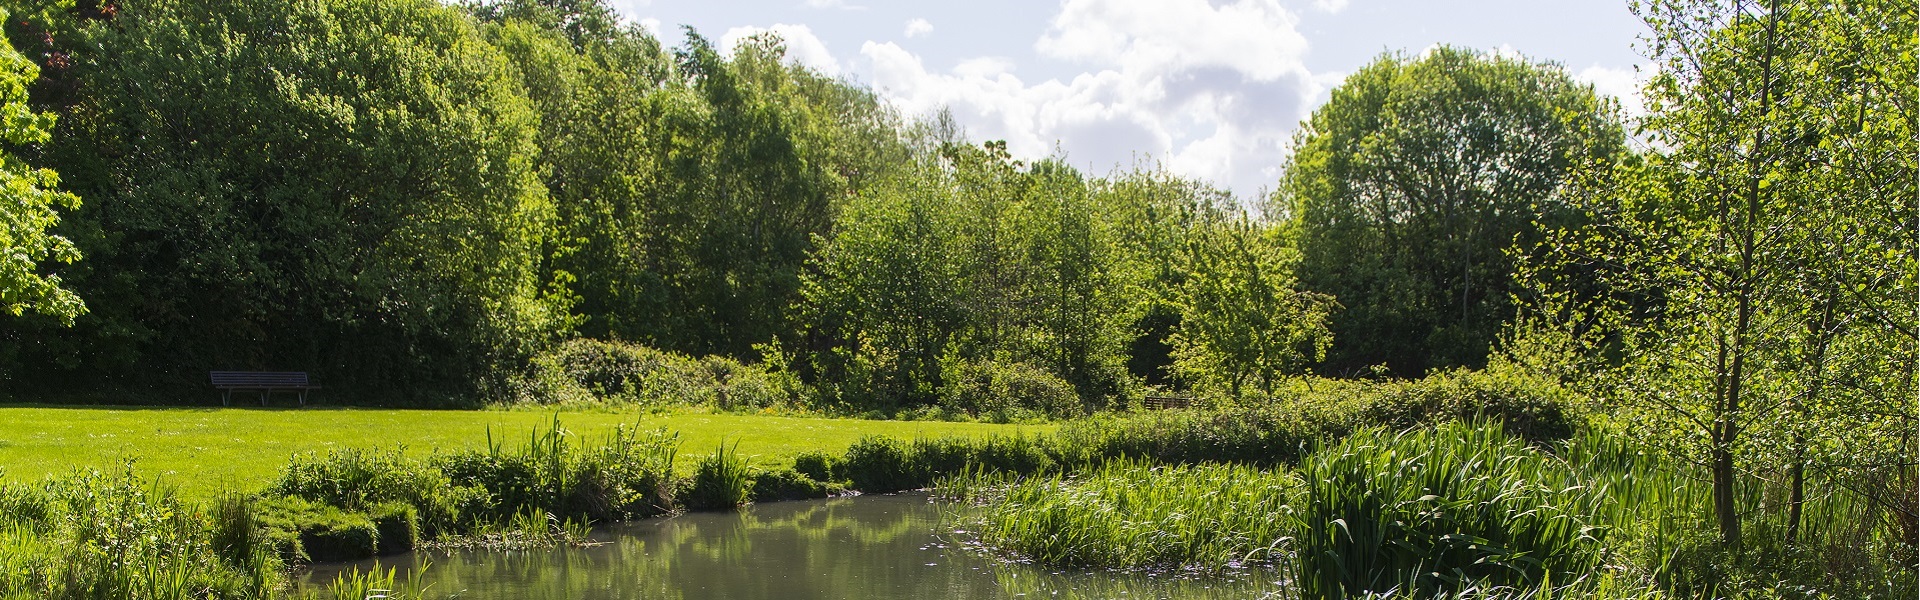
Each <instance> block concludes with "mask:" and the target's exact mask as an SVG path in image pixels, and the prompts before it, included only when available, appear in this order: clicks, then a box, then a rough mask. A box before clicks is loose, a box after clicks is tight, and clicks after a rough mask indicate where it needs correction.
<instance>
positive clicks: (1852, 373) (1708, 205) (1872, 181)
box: [1523, 2, 1920, 556]
mask: <svg viewBox="0 0 1920 600" xmlns="http://www.w3.org/2000/svg"><path fill="white" fill-rule="evenodd" d="M1641 13H1642V16H1643V17H1644V18H1645V19H1646V20H1647V21H1648V24H1649V25H1650V26H1651V28H1652V32H1653V33H1652V34H1651V36H1650V37H1649V40H1650V50H1651V53H1652V57H1653V58H1655V59H1656V61H1657V62H1658V64H1659V65H1660V71H1659V73H1658V74H1657V75H1656V76H1655V77H1654V78H1653V79H1652V80H1651V81H1650V82H1649V84H1648V85H1647V87H1646V88H1645V90H1644V95H1645V96H1646V97H1647V98H1648V100H1649V103H1648V106H1649V110H1650V114H1649V115H1648V116H1647V118H1646V119H1645V120H1644V122H1643V123H1642V129H1643V132H1644V135H1646V136H1647V137H1649V138H1650V139H1651V140H1652V141H1654V142H1656V143H1657V146H1656V147H1655V148H1653V149H1651V150H1650V151H1648V152H1646V153H1644V154H1643V155H1642V156H1641V157H1640V158H1639V159H1638V160H1633V161H1624V162H1622V163H1620V164H1618V165H1613V166H1611V167H1598V168H1595V169H1593V170H1592V171H1591V172H1587V173H1584V174H1583V175H1582V178H1581V179H1580V182H1579V183H1580V187H1579V188H1578V189H1577V190H1575V191H1576V192H1577V193H1576V194H1575V195H1574V196H1573V198H1574V199H1575V200H1576V201H1577V203H1576V205H1575V206H1576V207H1577V208H1578V209H1579V210H1580V211H1582V213H1583V215H1582V218H1583V219H1584V220H1587V221H1589V222H1591V223H1593V224H1594V226H1593V227H1590V228H1588V229H1586V230H1584V231H1580V232H1567V233H1565V234H1564V235H1558V236H1553V237H1550V238H1549V239H1547V240H1545V241H1544V242H1543V243H1542V245H1541V252H1540V254H1541V256H1540V260H1539V261H1538V264H1537V265H1536V266H1535V267H1533V268H1531V269H1529V271H1528V273H1527V275H1528V277H1527V279H1528V282H1529V285H1530V288H1531V289H1530V294H1531V295H1532V297H1533V298H1534V304H1535V306H1534V308H1535V309H1536V314H1537V318H1538V321H1539V323H1538V325H1537V327H1530V328H1529V329H1528V330H1526V331H1525V335H1524V336H1523V337H1532V338H1535V341H1534V342H1533V343H1535V344H1536V345H1541V346H1543V347H1548V348H1551V349H1553V350H1554V351H1556V352H1558V353H1559V355H1561V356H1562V357H1564V359H1565V360H1566V361H1567V362H1571V363H1573V365H1574V366H1573V367H1572V368H1570V369H1566V371H1567V374H1568V375H1569V376H1571V378H1574V379H1577V380H1578V381H1580V382H1581V384H1582V385H1584V386H1586V387H1588V388H1590V389H1591V390H1592V391H1593V394H1594V395H1595V396H1598V397H1602V398H1605V399H1607V400H1608V401H1610V402H1611V403H1613V404H1615V405H1617V406H1619V408H1620V411H1619V412H1620V414H1621V416H1622V417H1623V418H1625V419H1627V420H1628V421H1629V422H1631V423H1633V427H1632V429H1631V430H1630V431H1631V434H1632V435H1636V436H1641V437H1645V438H1646V439H1648V440H1650V441H1652V442H1654V443H1657V444H1658V445H1659V446H1660V447H1661V448H1662V449H1663V451H1665V452H1668V453H1670V454H1672V455H1673V456H1675V457H1677V458H1678V459H1680V460H1686V461H1697V462H1701V463H1705V464H1708V465H1710V466H1711V468H1710V471H1709V475H1710V477H1711V479H1712V481H1713V482H1714V488H1713V494H1714V499H1713V502H1712V509H1711V512H1712V516H1713V524H1714V527H1715V528H1716V529H1717V530H1718V532H1719V534H1720V543H1721V544H1723V545H1725V546H1726V547H1725V548H1723V549H1721V551H1722V552H1724V553H1725V555H1726V556H1741V555H1743V554H1744V551H1743V550H1742V549H1741V546H1742V545H1744V544H1746V543H1748V540H1747V538H1748V537H1750V536H1747V535H1744V534H1743V531H1742V529H1743V527H1744V526H1745V525H1746V524H1747V521H1748V519H1744V518H1742V517H1741V515H1743V514H1748V513H1751V512H1753V511H1763V512H1767V513H1771V514H1772V515H1773V517H1770V518H1779V519H1780V520H1781V521H1782V522H1783V525H1782V526H1780V527H1778V528H1775V529H1771V531H1770V532H1769V535H1779V536H1781V537H1782V538H1783V539H1781V540H1778V541H1764V542H1756V543H1759V544H1761V545H1762V546H1765V547H1770V548H1771V547H1792V546H1794V545H1796V544H1799V543H1801V540H1800V538H1801V537H1802V535H1803V534H1804V532H1805V528H1806V527H1807V526H1808V525H1807V524H1806V523H1805V519H1804V518H1803V515H1802V513H1803V512H1804V511H1805V509H1806V508H1807V504H1808V499H1810V498H1814V497H1818V496H1820V495H1823V494H1843V495H1845V494H1860V495H1863V496H1865V497H1866V498H1868V499H1869V501H1870V502H1872V503H1873V504H1878V505H1879V506H1881V510H1883V511H1885V512H1884V513H1883V514H1884V515H1886V516H1885V517H1870V518H1869V520H1872V521H1880V522H1884V523H1887V524H1888V525H1892V526H1893V527H1892V528H1893V529H1898V530H1901V532H1902V534H1903V535H1904V536H1905V537H1907V538H1909V539H1914V532H1915V531H1916V528H1915V527H1914V526H1913V525H1911V523H1913V522H1915V520H1914V519H1915V518H1914V516H1913V515H1915V513H1916V511H1915V510H1914V508H1913V503H1912V502H1910V501H1907V500H1906V498H1907V497H1908V496H1911V495H1912V494H1911V493H1909V492H1910V491H1911V490H1912V489H1913V484H1911V483H1909V482H1911V481H1913V478H1912V477H1910V476H1909V475H1908V474H1909V472H1910V471H1912V465H1913V460H1912V450H1911V449H1912V447H1913V439H1914V438H1913V434H1914V424H1915V423H1916V422H1920V418H1917V417H1916V415H1915V412H1914V406H1913V403H1912V402H1911V400H1912V398H1913V396H1914V394H1915V388H1914V382H1915V380H1914V372H1913V367H1912V365H1913V364H1915V361H1916V359H1915V356H1916V350H1915V348H1916V344H1915V335H1916V333H1915V332H1916V331H1920V329H1917V328H1916V325H1915V323H1914V320H1913V319H1914V315H1913V311H1912V310H1910V308H1911V304H1912V298H1913V296H1914V293H1915V292H1914V290H1915V285H1914V277H1915V273H1916V267H1915V266H1914V265H1915V255H1914V253H1913V244H1912V240H1913V239H1914V238H1915V231H1914V227H1915V223H1916V218H1915V214H1914V209H1915V207H1914V205H1913V203H1912V202H1911V199H1912V198H1913V197H1914V194H1915V193H1916V192H1915V191H1914V182H1913V178H1912V177H1911V172H1912V165H1911V161H1909V160H1906V159H1904V158H1895V157H1904V156H1906V155H1909V154H1912V153H1914V152H1915V147H1914V143H1915V142H1914V134H1913V131H1914V129H1913V127H1914V123H1915V120H1916V116H1915V115H1916V113H1915V111H1916V108H1915V102H1914V100H1913V99H1914V98H1916V97H1920V85H1915V84H1914V82H1913V81H1912V80H1911V78H1908V77H1904V76H1903V75H1901V74H1904V73H1906V72H1908V71H1910V70H1912V68H1913V65H1914V60H1915V58H1914V55H1913V53H1912V52H1909V51H1907V50H1905V48H1907V47H1908V46H1910V45H1911V42H1912V36H1911V34H1910V33H1908V31H1909V30H1910V29H1912V27H1913V25H1912V24H1913V23H1914V22H1915V16H1914V10H1913V9H1912V7H1910V6H1905V5H1896V4H1890V3H1889V4H1878V5H1853V4H1850V5H1844V6H1843V5H1833V4H1826V3H1803V2H1771V3H1768V4H1767V6H1766V7H1765V8H1761V7H1759V6H1757V5H1750V4H1747V3H1733V4H1725V3H1719V2H1655V3H1649V4H1647V5H1645V6H1644V7H1643V8H1642V11H1641ZM1896 307H1897V308H1896ZM1540 340H1546V341H1545V342H1541V341H1540ZM1887 473H1893V474H1894V475H1893V476H1887V475H1886V474H1887ZM1823 482H1824V489H1823V488H1821V487H1815V486H1821V485H1822V483H1823ZM1868 482H1873V483H1868ZM1749 489H1760V490H1765V493H1761V494H1757V495H1756V494H1751V493H1749V492H1747V491H1745V490H1749ZM1883 519H1884V520H1883ZM1780 544H1784V546H1782V545H1780Z"/></svg>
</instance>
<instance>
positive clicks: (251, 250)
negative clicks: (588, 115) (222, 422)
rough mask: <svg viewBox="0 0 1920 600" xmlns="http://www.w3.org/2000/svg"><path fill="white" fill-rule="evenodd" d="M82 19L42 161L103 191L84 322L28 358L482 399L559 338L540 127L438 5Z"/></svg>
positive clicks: (482, 44) (117, 369)
mask: <svg viewBox="0 0 1920 600" xmlns="http://www.w3.org/2000/svg"><path fill="white" fill-rule="evenodd" d="M74 14H78V15H79V16H80V17H81V18H80V19H79V20H78V21H77V22H76V23H71V24H68V25H67V26H65V29H61V30H62V31H71V32H72V33H71V36H72V37H70V38H69V39H67V40H65V42H64V43H66V44H67V45H68V47H69V48H70V50H68V52H69V53H70V55H71V59H70V61H69V62H70V66H68V67H66V68H64V69H63V70H62V71H61V72H59V73H57V74H55V78H56V79H57V80H59V81H60V82H63V83H65V84H67V86H68V89H70V90H71V92H70V93H69V95H65V96H60V97H57V98H50V100H51V101H53V102H56V103H59V102H67V103H70V104H67V105H66V106H64V107H63V108H62V110H64V111H65V112H66V113H67V114H68V115H70V116H68V117H67V119H66V121H65V123H66V125H67V127H63V128H62V131H60V132H56V136H55V138H54V140H53V141H52V142H51V143H50V144H48V149H47V152H46V156H47V158H48V162H49V164H51V165H54V166H55V167H57V168H59V169H61V170H62V172H63V173H66V174H67V180H68V182H69V183H70V185H71V186H72V188H73V189H75V190H77V191H80V192H82V193H83V194H84V195H85V196H86V197H88V198H89V199H90V201H89V202H88V203H87V205H86V207H84V208H83V209H82V210H80V211H78V212H76V213H74V214H73V215H72V217H71V218H70V219H69V222H68V223H67V224H66V225H64V226H63V227H64V228H65V230H66V231H69V232H71V235H72V236H73V237H74V239H75V241H76V242H77V243H78V245H79V246H80V247H81V249H82V250H84V251H86V252H87V254H88V256H90V257H92V258H94V259H96V260H90V261H87V263H83V265H87V266H88V268H86V269H83V270H79V271H76V272H75V273H74V276H73V277H72V278H71V281H72V282H73V289H74V290H75V291H77V292H79V293H81V294H83V295H86V296H87V297H89V298H90V299H93V300H94V301H93V303H92V308H93V316H92V317H91V318H89V319H87V320H86V321H87V322H86V323H84V324H83V326H82V327H79V328H77V329H76V331H75V332H74V333H73V334H72V335H68V334H50V333H48V332H47V331H45V330H44V329H29V330H26V331H21V332H15V333H12V334H10V335H12V336H17V337H18V338H20V339H28V340H32V341H33V342H34V343H33V344H31V345H30V346H31V347H29V348H26V349H25V350H24V351H23V352H22V354H23V356H22V357H21V358H20V360H22V361H26V362H29V363H31V364H32V366H31V367H24V368H22V371H24V372H26V373H35V374H38V375H39V376H42V377H45V378H48V379H52V380H60V379H62V378H66V377H69V376H68V375H65V373H68V372H70V371H69V370H70V369H79V370H81V371H82V372H85V373H87V374H88V375H89V379H97V378H99V377H101V376H104V377H106V378H107V379H110V380H115V381H120V382H122V384H123V385H126V386H147V385H163V386H174V387H185V386H186V385H188V382H196V381H204V380H203V379H201V378H203V377H205V372H206V371H207V370H210V369H223V368H226V369H300V370H308V371H314V372H316V373H317V376H318V377H319V379H320V381H322V382H323V383H325V384H326V385H328V386H329V387H330V388H332V389H336V390H339V391H340V392H339V393H342V394H343V395H365V396H369V397H384V398H395V399H405V398H411V399H417V400H426V399H432V398H448V397H459V398H466V399H468V401H472V400H476V399H477V398H476V397H475V393H477V392H480V391H482V390H483V389H485V388H486V387H488V386H489V385H492V384H493V383H495V382H497V380H496V379H494V378H495V377H498V376H504V375H506V374H507V371H506V368H507V367H510V366H511V365H513V364H515V362H516V361H517V360H518V358H517V357H520V356H524V355H525V353H526V352H528V351H529V350H530V349H531V347H533V346H534V345H537V344H538V343H539V341H540V340H541V339H542V338H543V337H544V336H547V335H549V334H550V332H551V331H552V330H553V323H554V322H555V320H554V319H555V314H554V313H555V311H554V310H553V307H552V306H549V305H548V304H547V303H545V302H543V301H542V299H541V298H540V296H539V295H538V289H539V286H540V284H541V281H540V279H539V277H538V276H537V272H536V270H535V269H536V266H537V261H538V258H539V250H540V248H541V244H542V239H543V238H544V237H545V236H546V235H548V233H549V231H548V230H549V228H550V225H549V223H550V222H551V219H552V216H551V215H552V207H551V206H550V205H549V203H548V201H547V198H546V194H545V191H544V189H542V187H541V186H540V181H539V179H538V177H537V176H536V171H535V162H534V159H535V156H536V153H537V148H536V146H535V145H534V141H535V140H534V135H535V133H536V125H537V120H536V116H535V114H534V113H533V111H532V110H531V107H530V105H529V103H528V101H527V99H526V97H525V96H524V94H523V93H522V92H521V88H520V85H519V82H518V81H516V80H515V78H514V77H513V68H512V66H511V65H510V64H509V63H508V62H507V60H506V59H505V57H504V56H502V55H501V54H500V53H499V52H498V51H496V50H495V49H494V48H493V47H492V46H490V45H488V44H487V43H486V41H485V40H484V39H483V38H482V37H481V36H480V34H479V31H478V30H477V29H476V28H475V26H474V22H473V21H472V20H471V19H469V18H468V17H466V16H465V15H463V14H461V13H460V12H458V11H455V10H452V9H450V8H447V7H445V6H442V5H440V4H438V3H435V2H431V1H429V0H401V1H388V0H378V1H376V0H328V1H324V2H301V1H291V0H288V1H273V0H269V1H265V2H258V1H252V0H248V1H226V0H195V1H186V2H163V3H138V4H132V5H125V6H122V7H121V8H120V10H118V11H117V13H112V14H103V15H96V16H95V18H88V17H87V15H86V14H85V13H84V12H77V13H74Z"/></svg>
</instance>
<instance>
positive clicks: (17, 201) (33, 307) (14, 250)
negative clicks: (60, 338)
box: [0, 9, 87, 324]
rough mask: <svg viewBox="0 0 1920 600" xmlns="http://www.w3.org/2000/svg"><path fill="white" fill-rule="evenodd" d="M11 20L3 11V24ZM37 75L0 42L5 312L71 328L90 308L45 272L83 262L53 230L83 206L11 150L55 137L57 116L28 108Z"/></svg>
mask: <svg viewBox="0 0 1920 600" xmlns="http://www.w3.org/2000/svg"><path fill="white" fill-rule="evenodd" d="M7 16H8V15H7V11H6V10H5V9H0V21H5V20H6V18H7ZM39 75H40V68H39V66H38V65H35V64H33V62H32V61H29V60H27V57H26V56H23V55H21V54H20V52H19V51H16V50H14V48H13V43H12V42H10V41H8V40H7V39H6V37H5V36H0V310H5V311H6V312H7V313H9V314H12V315H14V316H20V315H21V314H23V313H25V312H27V311H32V312H34V313H38V314H42V315H46V316H50V317H53V318H55V319H59V320H60V321H61V322H63V323H67V324H71V323H73V319H74V317H77V316H80V314H82V313H84V312H86V310H87V308H86V304H85V303H83V302H81V300H80V297H79V296H78V295H75V294H74V293H73V291H72V290H69V289H66V288H64V287H61V285H60V276H59V275H54V274H43V273H42V272H41V269H42V267H43V263H46V262H49V261H50V262H60V263H71V262H73V261H75V260H79V258H80V251H79V250H78V249H76V248H75V247H74V245H73V242H71V241H69V240H67V238H65V237H62V236H59V235H56V234H53V233H50V232H49V230H50V229H52V228H53V226H54V225H56V224H57V223H59V221H60V214H59V212H58V211H59V209H63V208H64V209H67V210H72V209H75V208H78V207H79V205H80V198H79V197H78V196H74V195H73V194H71V193H67V192H63V191H60V190H59V189H57V188H58V186H59V185H60V176H59V175H58V174H56V173H54V172H53V170H51V169H40V168H35V167H33V166H31V165H28V164H27V163H26V161H24V160H22V159H21V158H20V157H19V156H17V155H15V154H14V153H13V152H11V151H9V150H8V146H13V147H19V146H24V145H28V144H44V143H46V141H47V139H48V138H49V137H51V133H50V131H51V130H52V129H53V123H54V115H52V114H50V113H45V112H36V111H34V110H33V109H32V108H30V107H28V106H27V85H28V84H29V83H32V82H33V80H34V79H35V78H37V77H39Z"/></svg>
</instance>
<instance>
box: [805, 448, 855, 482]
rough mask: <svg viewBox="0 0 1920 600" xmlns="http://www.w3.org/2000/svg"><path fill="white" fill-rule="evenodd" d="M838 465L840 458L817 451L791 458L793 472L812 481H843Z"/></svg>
mask: <svg viewBox="0 0 1920 600" xmlns="http://www.w3.org/2000/svg"><path fill="white" fill-rule="evenodd" d="M840 465H841V459H840V457H837V456H833V455H831V454H827V453H825V452H821V451H818V450H808V451H806V452H802V453H800V455H799V456H795V457H793V470H795V471H799V472H800V474H801V475H806V476H807V477H808V478H809V479H812V480H814V481H821V482H831V481H844V480H845V477H843V476H842V475H841V470H842V469H841V466H840Z"/></svg>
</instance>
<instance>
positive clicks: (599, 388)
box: [519, 339, 796, 410]
mask: <svg viewBox="0 0 1920 600" xmlns="http://www.w3.org/2000/svg"><path fill="white" fill-rule="evenodd" d="M523 379H524V380H523V381H522V382H521V384H520V387H521V390H520V392H519V395H520V396H521V397H520V398H519V400H520V401H524V402H537V403H541V404H568V403H583V402H612V403H619V404H641V405H696V406H713V407H715V408H719V409H721V410H740V409H756V408H765V407H769V406H775V405H778V404H782V403H786V402H791V401H792V400H793V398H794V396H795V392H794V390H795V389H796V384H795V383H794V382H792V381H791V380H790V378H786V377H782V376H780V374H778V373H773V372H770V371H768V370H767V368H766V367H765V366H764V365H744V364H741V363H739V362H737V361H734V360H733V359H730V358H726V357H720V356H709V357H706V358H694V357H691V356H687V355H684V354H679V353H675V352H667V351H663V350H657V349H654V348H649V347H647V346H642V345H638V344H629V343H624V342H609V341H601V340H592V339H573V340H568V341H566V342H563V343H561V344H560V345H559V346H557V347H555V348H554V349H553V350H551V351H548V352H547V353H545V354H541V355H540V356H537V357H535V358H534V359H533V361H532V363H531V370H530V372H529V374H528V375H527V376H526V377H525V378H523Z"/></svg>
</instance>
